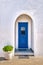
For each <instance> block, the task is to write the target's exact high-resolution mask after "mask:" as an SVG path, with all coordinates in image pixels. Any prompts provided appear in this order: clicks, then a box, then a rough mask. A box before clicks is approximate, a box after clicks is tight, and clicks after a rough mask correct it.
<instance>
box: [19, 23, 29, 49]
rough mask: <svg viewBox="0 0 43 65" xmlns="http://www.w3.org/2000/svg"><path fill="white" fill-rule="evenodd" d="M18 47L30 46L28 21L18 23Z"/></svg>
mask: <svg viewBox="0 0 43 65" xmlns="http://www.w3.org/2000/svg"><path fill="white" fill-rule="evenodd" d="M23 29H24V30H23ZM18 48H21V49H22V48H28V22H19V23H18Z"/></svg>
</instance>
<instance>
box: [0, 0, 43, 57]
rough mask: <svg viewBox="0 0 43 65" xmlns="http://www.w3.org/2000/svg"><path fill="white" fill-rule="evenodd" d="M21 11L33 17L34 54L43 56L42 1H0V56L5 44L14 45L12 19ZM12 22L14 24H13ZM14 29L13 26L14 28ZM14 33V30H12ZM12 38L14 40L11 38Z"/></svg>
mask: <svg viewBox="0 0 43 65" xmlns="http://www.w3.org/2000/svg"><path fill="white" fill-rule="evenodd" d="M21 11H28V12H29V14H31V16H32V17H33V27H34V54H35V55H36V56H37V55H41V56H42V55H43V0H0V56H3V54H2V53H3V51H2V48H3V46H4V45H6V44H12V45H14V41H15V37H14V36H13V29H15V28H13V25H14V24H15V21H14V18H15V17H16V15H17V14H18V12H21ZM13 22H14V24H13ZM14 27H15V26H14ZM14 31H15V30H14ZM13 37H14V38H13Z"/></svg>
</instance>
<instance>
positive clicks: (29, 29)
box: [16, 21, 31, 49]
mask: <svg viewBox="0 0 43 65" xmlns="http://www.w3.org/2000/svg"><path fill="white" fill-rule="evenodd" d="M19 22H20V21H19ZM22 22H27V21H22ZM28 24H29V26H28V32H29V33H28V37H29V38H28V49H30V48H31V22H29V21H28ZM16 49H18V22H16Z"/></svg>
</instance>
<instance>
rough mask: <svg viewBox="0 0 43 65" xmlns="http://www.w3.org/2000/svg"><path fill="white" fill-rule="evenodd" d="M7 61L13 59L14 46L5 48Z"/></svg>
mask: <svg viewBox="0 0 43 65" xmlns="http://www.w3.org/2000/svg"><path fill="white" fill-rule="evenodd" d="M3 51H4V55H5V59H12V51H13V46H12V45H7V46H4V47H3Z"/></svg>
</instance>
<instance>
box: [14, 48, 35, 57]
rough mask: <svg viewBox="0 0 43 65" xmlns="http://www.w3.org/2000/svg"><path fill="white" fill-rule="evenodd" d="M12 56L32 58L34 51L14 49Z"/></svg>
mask: <svg viewBox="0 0 43 65" xmlns="http://www.w3.org/2000/svg"><path fill="white" fill-rule="evenodd" d="M14 55H29V56H33V55H34V51H33V50H32V49H31V48H30V49H15V53H14Z"/></svg>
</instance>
